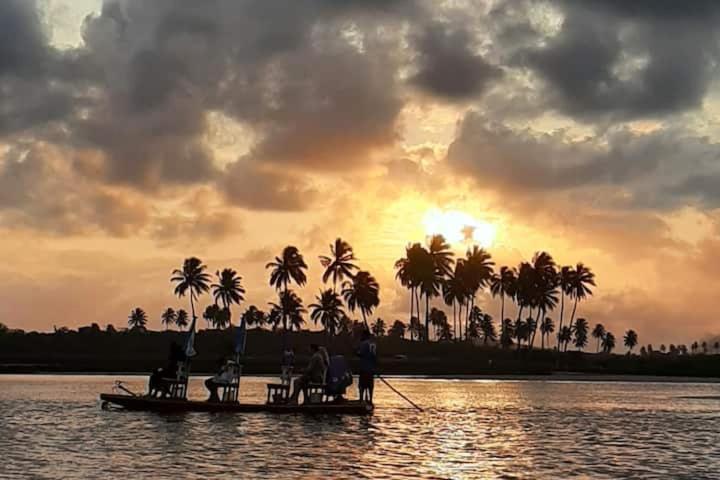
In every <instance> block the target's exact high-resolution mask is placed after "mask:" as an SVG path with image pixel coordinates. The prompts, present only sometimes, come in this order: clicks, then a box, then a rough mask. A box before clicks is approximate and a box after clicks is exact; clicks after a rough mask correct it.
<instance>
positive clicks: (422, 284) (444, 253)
mask: <svg viewBox="0 0 720 480" xmlns="http://www.w3.org/2000/svg"><path fill="white" fill-rule="evenodd" d="M423 250H424V249H423ZM425 252H426V253H425V254H424V255H422V254H421V255H422V256H421V257H420V258H419V259H418V260H420V262H419V264H418V273H419V282H418V284H419V288H420V293H421V295H424V296H425V330H426V331H428V332H429V328H430V298H432V297H437V296H438V295H439V293H440V288H441V287H442V285H443V282H444V279H445V277H446V276H449V275H450V274H451V272H452V266H453V263H454V262H453V258H452V257H453V253H452V250H450V245H449V244H448V243H447V242H446V241H445V237H443V236H442V235H433V236H431V237H430V241H429V242H428V249H427V250H426V251H425ZM426 340H428V341H429V340H430V335H427V338H426Z"/></svg>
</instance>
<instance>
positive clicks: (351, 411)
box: [100, 393, 373, 415]
mask: <svg viewBox="0 0 720 480" xmlns="http://www.w3.org/2000/svg"><path fill="white" fill-rule="evenodd" d="M100 400H102V401H103V402H107V403H109V404H112V405H116V406H119V407H122V408H124V409H126V410H142V411H150V412H161V413H179V412H229V413H306V414H316V415H317V414H338V415H369V414H371V413H372V411H373V406H372V404H369V403H367V402H361V401H358V400H348V401H345V402H342V403H310V404H299V405H285V404H271V403H236V402H207V401H197V400H177V399H163V398H152V397H146V396H139V395H138V396H132V395H120V394H114V393H102V394H100Z"/></svg>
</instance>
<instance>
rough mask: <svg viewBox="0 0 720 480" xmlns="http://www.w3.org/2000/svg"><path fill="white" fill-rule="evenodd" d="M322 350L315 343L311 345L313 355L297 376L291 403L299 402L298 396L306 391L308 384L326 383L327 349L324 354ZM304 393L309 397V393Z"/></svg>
mask: <svg viewBox="0 0 720 480" xmlns="http://www.w3.org/2000/svg"><path fill="white" fill-rule="evenodd" d="M322 350H325V349H322ZM322 350H321V349H320V347H319V346H318V345H317V344H315V343H313V344H311V345H310V351H311V352H312V356H311V357H310V362H309V363H308V366H307V367H306V368H305V370H304V371H303V373H302V375H300V376H299V377H298V378H296V379H295V381H294V382H293V393H292V395H291V396H290V402H291V403H297V401H298V397H300V392H301V391H302V392H305V390H306V389H307V387H308V385H310V384H311V383H324V381H325V378H323V377H324V376H325V370H326V369H327V361H326V359H325V358H326V356H327V351H325V353H324V354H323V351H322ZM304 395H305V397H306V398H307V394H306V393H304Z"/></svg>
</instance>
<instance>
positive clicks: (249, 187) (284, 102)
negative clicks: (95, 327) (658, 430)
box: [0, 0, 720, 344]
mask: <svg viewBox="0 0 720 480" xmlns="http://www.w3.org/2000/svg"><path fill="white" fill-rule="evenodd" d="M719 21H720V2H718V1H716V0H695V1H692V2H680V1H671V0H667V1H665V0H635V1H633V2H627V1H624V0H585V1H577V0H555V1H540V0H538V1H531V0H527V1H525V0H506V1H503V0H487V1H460V0H453V1H450V0H448V1H425V2H421V1H403V0H307V1H302V0H277V1H268V0H244V1H243V0H227V1H225V0H206V1H202V2H200V1H190V0H185V1H182V0H177V1H171V0H157V1H148V0H107V1H105V2H102V1H101V0H37V1H33V0H0V40H1V41H0V231H1V232H2V236H1V237H0V253H2V256H3V258H5V260H4V261H3V262H2V266H0V269H2V275H0V321H1V322H3V323H5V324H7V325H9V326H10V327H14V328H23V329H26V330H51V329H52V327H53V325H57V326H60V325H66V326H69V327H77V326H78V325H86V324H89V323H91V322H97V323H99V324H101V325H103V326H104V325H105V324H107V323H113V324H115V325H118V326H120V325H125V323H126V321H127V316H128V313H129V312H130V310H131V309H132V308H134V307H136V306H140V307H142V308H144V309H145V310H146V311H147V312H148V314H149V316H150V319H151V325H150V326H151V328H160V321H159V316H160V313H161V310H162V309H163V308H164V307H167V306H172V307H174V308H180V307H183V308H187V302H186V299H177V298H175V297H174V296H173V295H172V287H171V285H170V283H169V277H170V272H171V270H172V269H173V268H178V267H179V266H180V265H181V263H182V260H183V259H184V258H185V257H188V256H191V255H194V256H198V257H200V258H202V259H203V260H204V261H205V263H207V264H208V266H209V268H210V271H211V272H214V271H215V270H216V269H220V268H223V267H226V266H227V267H233V268H235V269H237V270H238V271H239V272H240V274H241V275H242V276H243V282H244V285H245V288H246V289H247V291H248V294H247V303H246V306H247V305H249V304H251V303H254V304H257V305H258V306H260V307H261V308H264V307H265V306H266V304H267V302H268V301H270V300H273V299H274V298H275V294H274V292H273V290H272V289H271V287H269V286H268V275H267V272H266V270H265V268H264V266H265V264H266V263H267V262H268V261H270V260H272V257H274V256H275V255H277V254H279V253H280V251H281V250H282V248H283V247H284V246H285V245H288V244H293V245H297V246H298V247H299V248H300V250H301V252H302V253H303V254H304V255H305V257H306V260H307V261H308V263H309V265H310V269H309V272H308V276H309V278H310V281H309V284H308V285H307V286H306V287H305V288H303V289H302V290H301V295H302V297H303V298H304V299H305V301H306V303H311V301H312V300H313V298H314V296H315V295H316V294H317V293H318V291H319V288H320V286H321V284H320V276H321V273H322V269H321V266H320V263H319V261H318V259H317V257H318V255H320V254H327V253H328V245H329V244H330V243H331V242H332V241H333V240H334V239H335V238H336V237H338V236H340V237H342V238H343V239H346V240H348V241H349V242H350V243H351V244H352V245H353V246H354V248H355V252H356V256H357V257H358V259H359V260H358V263H359V264H360V266H361V267H362V268H363V269H367V270H369V271H371V272H372V273H373V274H374V275H375V276H376V277H377V278H378V280H379V281H380V286H381V302H382V306H381V308H380V310H379V312H378V315H379V316H381V317H383V318H384V319H385V320H386V321H389V322H391V321H392V320H394V319H396V318H400V319H403V320H407V315H408V314H407V310H408V302H409V300H408V294H407V292H406V291H404V290H403V289H401V287H400V286H399V285H398V284H397V283H396V282H395V281H394V270H393V263H394V261H395V260H396V259H397V258H398V257H400V256H402V255H403V254H404V247H405V245H406V244H407V243H408V242H410V241H423V240H424V239H425V236H426V235H427V234H428V233H432V232H431V230H440V233H445V234H446V235H449V236H452V234H453V231H454V233H457V231H456V230H457V229H456V228H455V225H456V224H458V222H459V223H467V222H470V223H473V222H474V223H473V225H475V226H476V232H478V233H477V235H478V240H479V241H480V243H482V244H484V246H486V247H487V248H488V250H489V251H490V252H491V253H492V255H493V257H494V260H495V262H496V263H497V264H498V265H502V264H511V265H516V264H517V263H519V262H520V261H522V260H528V259H530V258H531V257H532V255H533V253H534V252H536V251H538V250H547V251H549V252H550V253H551V254H552V255H553V256H554V257H555V259H556V260H557V261H558V262H559V263H561V264H574V263H576V262H578V261H582V262H584V263H586V264H588V265H589V266H590V267H591V268H592V269H593V271H594V272H595V273H596V276H597V283H598V286H597V288H596V289H595V295H594V297H593V298H592V299H591V300H589V301H587V302H585V303H583V304H581V306H580V308H579V315H580V316H584V317H586V318H587V319H588V321H589V323H590V324H591V325H594V324H595V323H597V322H601V323H603V324H605V326H606V328H607V329H608V330H610V331H612V332H614V333H615V335H616V336H618V337H619V336H621V335H622V333H623V332H624V331H625V330H627V329H628V328H634V329H635V330H637V331H638V334H639V337H640V342H641V343H642V344H647V343H650V342H652V343H654V344H660V343H661V342H665V343H690V342H691V341H692V340H695V339H701V338H704V337H706V336H709V335H715V334H718V333H720V326H718V321H717V298H718V293H720V277H718V273H717V272H718V270H719V267H720V237H719V236H718V234H719V233H720V210H719V209H718V207H719V206H720V143H719V139H718V135H717V133H716V131H717V127H718V121H719V120H720V90H719V89H718V86H719V83H718V80H720V76H719V74H718V68H717V66H718V61H720V43H719V40H720V38H719V36H720V34H719V33H718V30H717V28H716V26H717V25H718V22H719ZM457 219H460V220H457ZM455 240H456V241H455V242H454V245H453V246H454V248H456V249H457V252H459V253H461V252H462V251H464V249H465V248H466V247H467V244H466V243H464V242H463V238H462V236H461V235H457V238H456V239H455ZM209 301H210V299H209V297H205V298H204V299H203V300H202V301H201V303H202V304H203V305H204V304H206V303H207V302H209ZM438 303H439V302H438ZM480 304H481V306H482V307H483V308H484V309H486V310H487V311H488V312H490V313H491V314H492V315H494V316H495V317H496V318H497V317H498V316H499V303H498V301H497V300H494V299H490V298H489V297H488V296H487V294H483V295H482V296H481V299H480ZM242 308H244V307H241V309H242ZM555 316H557V315H555ZM238 317H239V315H236V317H235V318H238Z"/></svg>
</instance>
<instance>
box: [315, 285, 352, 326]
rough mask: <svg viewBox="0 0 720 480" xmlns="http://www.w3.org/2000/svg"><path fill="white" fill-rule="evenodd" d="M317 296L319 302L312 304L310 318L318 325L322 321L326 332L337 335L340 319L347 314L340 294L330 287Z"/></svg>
mask: <svg viewBox="0 0 720 480" xmlns="http://www.w3.org/2000/svg"><path fill="white" fill-rule="evenodd" d="M315 298H316V299H317V303H312V304H310V318H311V319H312V321H313V322H315V324H316V325H317V323H318V322H320V324H321V325H322V326H323V329H324V330H325V333H327V334H328V335H335V333H336V331H337V328H338V326H339V325H340V319H341V318H343V317H345V316H346V315H345V311H344V310H343V305H342V300H340V295H338V294H337V293H335V291H334V290H331V289H329V288H328V289H327V290H325V291H322V292H320V294H319V295H318V296H317V297H315Z"/></svg>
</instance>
